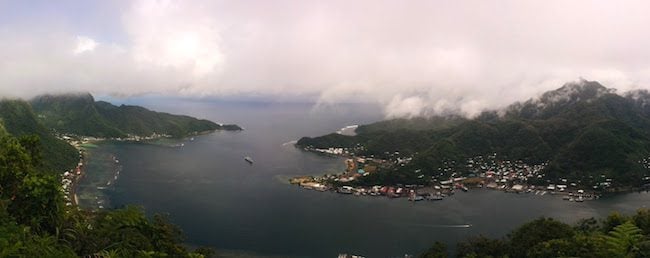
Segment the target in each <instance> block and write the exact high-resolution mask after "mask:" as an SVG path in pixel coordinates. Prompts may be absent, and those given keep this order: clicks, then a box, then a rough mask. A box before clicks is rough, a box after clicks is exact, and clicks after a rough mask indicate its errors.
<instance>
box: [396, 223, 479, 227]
mask: <svg viewBox="0 0 650 258" xmlns="http://www.w3.org/2000/svg"><path fill="white" fill-rule="evenodd" d="M399 224H400V225H406V226H414V227H426V228H471V227H472V224H420V223H399Z"/></svg>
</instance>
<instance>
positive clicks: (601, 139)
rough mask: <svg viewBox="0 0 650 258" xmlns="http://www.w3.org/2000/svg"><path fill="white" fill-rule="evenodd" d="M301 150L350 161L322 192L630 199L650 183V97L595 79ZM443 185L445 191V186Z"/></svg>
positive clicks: (360, 131) (392, 123)
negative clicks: (391, 189)
mask: <svg viewBox="0 0 650 258" xmlns="http://www.w3.org/2000/svg"><path fill="white" fill-rule="evenodd" d="M296 146H297V147H299V148H302V149H305V150H308V151H314V152H319V153H325V154H332V155H342V156H346V157H348V158H349V160H348V161H347V163H348V166H347V169H346V171H344V172H342V173H341V174H339V175H327V176H324V177H316V179H315V180H314V179H313V178H312V180H306V179H305V178H302V179H298V180H297V181H294V182H309V181H311V184H318V186H321V187H330V188H331V187H339V188H338V189H339V190H342V191H346V190H345V189H342V188H340V187H342V186H349V187H358V188H359V189H361V190H360V191H372V188H371V186H387V185H388V186H396V185H401V186H404V185H412V186H417V185H420V186H430V187H434V186H435V187H436V189H444V188H447V189H449V188H451V189H454V188H464V187H465V185H469V186H470V187H471V186H478V187H489V188H498V189H504V190H507V191H515V192H522V191H529V192H530V191H534V190H544V191H546V190H548V191H549V192H567V193H568V192H573V193H574V194H575V193H577V192H578V191H581V192H584V191H589V192H598V193H602V192H621V191H631V190H638V189H643V188H646V187H648V186H650V184H648V183H649V180H650V177H649V176H650V169H649V168H650V165H649V163H650V158H648V157H650V93H649V92H647V91H645V90H638V91H631V92H627V93H623V94H617V93H616V91H615V90H614V89H609V88H606V87H604V86H602V85H601V84H600V83H598V82H595V81H587V80H580V81H577V82H571V83H567V84H565V85H563V86H562V87H560V88H558V89H556V90H553V91H549V92H546V93H544V94H542V95H541V96H538V97H536V98H531V99H529V100H527V101H525V102H517V103H514V104H512V105H510V106H508V107H506V108H504V109H501V110H490V111H484V112H482V113H481V114H480V115H478V116H476V117H473V118H467V117H464V116H460V115H448V116H434V117H419V118H412V119H391V120H386V121H381V122H377V123H373V124H369V125H362V126H359V127H358V128H357V129H356V135H354V136H347V135H342V134H338V133H333V134H329V135H324V136H320V137H314V138H311V137H304V138H302V139H300V140H299V141H298V142H297V143H296ZM438 187H442V188H438Z"/></svg>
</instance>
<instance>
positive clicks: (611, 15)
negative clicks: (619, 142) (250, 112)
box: [0, 0, 650, 116]
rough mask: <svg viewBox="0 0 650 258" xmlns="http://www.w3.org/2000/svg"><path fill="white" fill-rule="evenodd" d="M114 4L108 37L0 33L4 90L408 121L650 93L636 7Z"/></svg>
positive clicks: (35, 29) (11, 26)
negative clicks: (287, 102) (554, 96)
mask: <svg viewBox="0 0 650 258" xmlns="http://www.w3.org/2000/svg"><path fill="white" fill-rule="evenodd" d="M116 4H117V5H122V6H120V8H114V9H111V10H117V11H121V12H122V13H118V14H116V15H114V16H109V17H119V19H116V20H115V19H112V20H106V21H102V22H106V23H119V26H117V27H118V28H120V29H121V33H122V34H121V37H117V39H115V38H111V37H110V36H107V35H104V34H103V33H104V31H102V29H101V28H102V27H101V26H96V28H98V29H97V31H91V32H88V31H84V32H83V33H82V32H80V30H78V28H77V27H75V24H76V23H73V24H69V23H62V24H52V23H55V22H52V20H53V19H48V18H47V17H44V18H42V20H38V19H36V20H30V21H29V22H23V23H20V22H14V23H3V24H0V94H3V95H18V96H29V95H33V94H38V93H42V92H46V91H69V90H88V91H92V92H95V93H102V94H117V95H130V94H146V93H152V92H155V93H159V94H168V95H177V94H182V95H187V96H206V95H217V96H225V97H228V96H241V95H244V96H249V95H254V96H266V97H268V98H273V99H276V98H282V99H292V98H296V99H298V98H305V97H308V98H310V100H314V101H318V102H319V103H324V104H327V103H337V102H344V101H345V102H349V101H365V102H378V103H381V104H383V105H384V106H385V107H386V110H385V111H386V115H387V116H413V115H418V114H425V115H427V114H432V113H440V112H448V111H459V112H462V113H465V114H468V115H473V114H477V113H478V112H480V111H481V110H482V109H485V108H498V107H501V106H504V105H506V104H509V103H511V102H513V101H517V100H523V99H526V98H529V97H531V96H534V95H536V94H539V93H542V92H543V91H546V90H550V89H553V88H557V87H559V86H561V85H562V84H563V83H564V82H566V81H573V80H576V79H577V78H579V77H584V78H586V79H589V80H600V81H602V82H603V84H605V85H606V86H610V87H616V88H619V89H621V90H628V89H636V88H648V87H650V72H648V71H650V68H649V67H650V63H649V62H650V61H648V60H650V47H649V46H650V34H648V33H646V31H647V29H646V28H647V24H650V16H648V15H646V13H645V10H648V8H650V4H649V3H648V2H646V1H624V2H617V3H611V2H606V1H603V2H593V1H570V2H567V1H539V2H537V1H526V2H521V1H508V0H506V1H503V2H501V3H500V4H499V5H495V4H493V3H487V2H484V1H472V0H467V1H431V2H428V1H422V2H419V1H409V2H395V1H374V0H373V1H370V0H368V1H364V0H362V1H337V0H334V1H327V2H321V1H288V0H280V1H273V2H271V1H189V0H188V1H172V0H152V1H146V0H142V1H125V2H117V3H116ZM0 12H1V11H0ZM70 15H74V14H70ZM98 17H101V16H98ZM95 22H97V21H95ZM44 24H47V25H48V26H47V28H48V29H47V30H46V31H45V30H43V29H42V28H43V26H42V25H44ZM39 25H40V26H39ZM77 35H84V36H77Z"/></svg>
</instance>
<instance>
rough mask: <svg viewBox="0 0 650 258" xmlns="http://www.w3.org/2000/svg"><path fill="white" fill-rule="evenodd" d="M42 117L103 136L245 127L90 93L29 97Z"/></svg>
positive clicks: (62, 127) (52, 124) (64, 128)
mask: <svg viewBox="0 0 650 258" xmlns="http://www.w3.org/2000/svg"><path fill="white" fill-rule="evenodd" d="M30 103H31V105H32V107H33V108H34V111H35V112H36V113H37V114H38V117H39V120H40V121H41V122H42V123H43V124H44V125H45V126H47V127H49V128H53V129H54V130H56V131H57V132H61V133H70V134H77V135H83V136H94V137H104V138H123V137H127V136H129V135H137V136H150V135H152V134H154V133H156V134H165V135H171V136H173V137H183V136H187V135H191V134H195V133H200V132H205V131H214V130H232V131H235V130H242V128H241V127H239V126H237V125H221V124H217V123H214V122H212V121H208V120H204V119H196V118H193V117H190V116H184V115H172V114H169V113H163V112H155V111H151V110H148V109H146V108H143V107H140V106H131V105H121V106H115V105H113V104H110V103H108V102H104V101H95V99H94V98H93V96H92V95H90V94H88V93H78V94H60V95H41V96H38V97H35V98H33V99H32V100H31V101H30Z"/></svg>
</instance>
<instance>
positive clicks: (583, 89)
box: [506, 78, 616, 118]
mask: <svg viewBox="0 0 650 258" xmlns="http://www.w3.org/2000/svg"><path fill="white" fill-rule="evenodd" d="M615 93H616V89H611V88H607V87H605V86H603V85H602V84H600V83H599V82H597V81H588V80H585V79H583V78H580V79H579V80H577V81H574V82H567V83H565V84H564V85H562V87H560V88H558V89H555V90H552V91H547V92H545V93H543V94H542V95H540V96H539V97H537V98H531V99H529V100H527V101H525V102H523V103H521V102H517V103H515V104H512V105H510V106H509V107H508V108H507V109H506V112H507V113H509V114H515V115H517V116H521V117H525V118H533V117H540V116H541V117H544V116H548V115H552V114H555V113H557V112H560V111H561V110H562V109H564V108H566V107H568V106H571V105H575V104H577V103H581V102H587V103H589V102H592V101H594V100H596V99H598V98H600V97H603V96H606V95H609V94H615Z"/></svg>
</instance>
